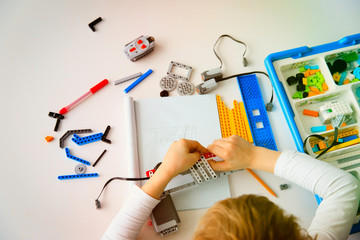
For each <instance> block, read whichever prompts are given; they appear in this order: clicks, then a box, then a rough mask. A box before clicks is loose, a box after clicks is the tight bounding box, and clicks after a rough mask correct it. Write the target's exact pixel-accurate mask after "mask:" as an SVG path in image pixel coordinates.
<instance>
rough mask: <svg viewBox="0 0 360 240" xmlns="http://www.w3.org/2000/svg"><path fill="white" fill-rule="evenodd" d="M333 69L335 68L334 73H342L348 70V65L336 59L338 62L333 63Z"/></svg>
mask: <svg viewBox="0 0 360 240" xmlns="http://www.w3.org/2000/svg"><path fill="white" fill-rule="evenodd" d="M332 68H333V71H334V72H338V73H342V72H343V71H345V70H346V68H347V63H346V62H345V60H342V59H336V60H335V61H334V62H333V65H332Z"/></svg>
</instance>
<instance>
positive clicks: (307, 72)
mask: <svg viewBox="0 0 360 240" xmlns="http://www.w3.org/2000/svg"><path fill="white" fill-rule="evenodd" d="M309 76H310V69H308V70H306V71H305V72H304V77H306V78H308V77H309Z"/></svg>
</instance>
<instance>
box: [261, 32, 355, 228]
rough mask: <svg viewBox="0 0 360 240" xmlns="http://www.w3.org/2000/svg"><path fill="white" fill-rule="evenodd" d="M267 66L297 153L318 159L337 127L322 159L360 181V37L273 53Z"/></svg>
mask: <svg viewBox="0 0 360 240" xmlns="http://www.w3.org/2000/svg"><path fill="white" fill-rule="evenodd" d="M265 66H266V69H267V71H268V73H269V76H270V79H271V82H272V84H273V86H274V90H275V92H276V95H277V97H278V99H279V103H280V105H281V108H282V110H283V113H284V115H285V119H286V121H287V124H288V126H289V128H290V130H291V133H292V136H293V138H294V141H295V144H296V147H297V149H298V150H299V151H302V152H304V151H305V150H306V151H305V152H307V153H308V154H309V155H311V156H314V157H317V156H319V154H320V153H321V152H322V151H324V150H325V149H327V148H328V147H329V146H330V145H331V144H332V141H334V137H335V128H334V126H339V128H338V131H337V132H338V133H337V139H338V142H340V143H339V144H338V145H337V146H334V147H332V148H330V149H329V150H328V151H327V152H326V154H323V155H321V156H320V157H319V159H321V160H323V161H326V162H329V163H331V164H333V165H335V166H336V167H338V168H341V169H343V170H345V171H347V172H349V173H351V174H352V175H353V176H354V177H356V178H357V179H359V180H360V135H359V131H360V34H355V35H351V36H347V37H344V38H342V39H340V40H339V41H336V42H332V43H327V44H324V45H320V46H316V47H311V48H309V47H306V46H304V47H299V48H295V49H290V50H286V51H282V52H277V53H272V54H270V55H269V56H268V57H267V58H266V59H265ZM313 135H320V136H322V137H324V138H325V141H322V140H320V139H319V138H316V137H312V136H313ZM306 140H308V141H306ZM304 142H305V144H304ZM359 219H360V213H358V216H357V219H356V221H355V222H359ZM357 225H360V224H357ZM354 226H355V225H354ZM358 230H360V227H359V229H357V231H358Z"/></svg>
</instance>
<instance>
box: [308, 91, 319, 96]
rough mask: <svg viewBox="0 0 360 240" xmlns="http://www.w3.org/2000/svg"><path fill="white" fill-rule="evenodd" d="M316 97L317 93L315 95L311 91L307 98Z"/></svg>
mask: <svg viewBox="0 0 360 240" xmlns="http://www.w3.org/2000/svg"><path fill="white" fill-rule="evenodd" d="M316 95H317V93H315V92H313V91H310V92H309V97H312V96H316Z"/></svg>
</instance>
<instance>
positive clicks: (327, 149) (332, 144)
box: [316, 127, 340, 158]
mask: <svg viewBox="0 0 360 240" xmlns="http://www.w3.org/2000/svg"><path fill="white" fill-rule="evenodd" d="M337 137H338V128H337V127H335V130H334V141H333V142H332V143H331V145H330V147H328V148H326V149H325V150H324V151H322V152H321V153H320V154H319V155H318V156H317V157H316V158H319V157H321V156H322V155H324V154H325V153H326V152H327V151H329V150H330V148H332V147H333V146H335V145H338V144H340V143H339V142H338V141H337Z"/></svg>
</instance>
